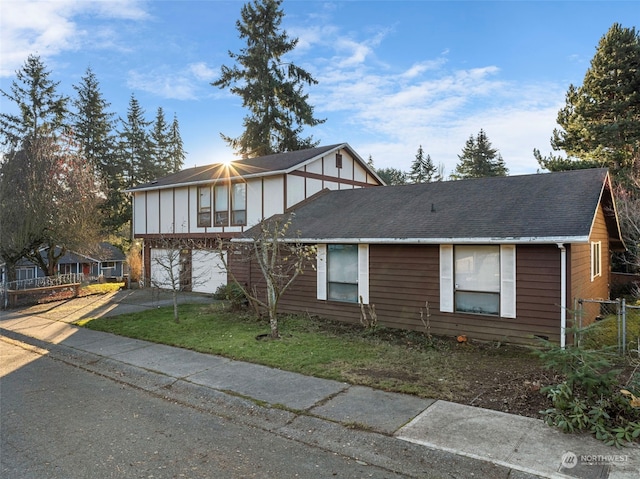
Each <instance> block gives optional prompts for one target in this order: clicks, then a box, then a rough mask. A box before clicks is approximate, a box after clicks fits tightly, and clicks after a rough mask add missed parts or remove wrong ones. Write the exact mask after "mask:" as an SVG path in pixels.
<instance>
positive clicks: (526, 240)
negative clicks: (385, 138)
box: [231, 236, 589, 247]
mask: <svg viewBox="0 0 640 479" xmlns="http://www.w3.org/2000/svg"><path fill="white" fill-rule="evenodd" d="M253 240H254V238H251V237H241V238H233V239H232V240H231V241H234V242H238V243H252V242H253ZM280 241H282V242H283V243H322V244H425V245H441V244H558V245H561V244H564V243H584V244H588V243H589V237H588V236H549V237H544V236H541V237H535V236H534V237H517V238H516V237H506V238H285V239H282V240H280ZM559 247H560V246H559Z"/></svg>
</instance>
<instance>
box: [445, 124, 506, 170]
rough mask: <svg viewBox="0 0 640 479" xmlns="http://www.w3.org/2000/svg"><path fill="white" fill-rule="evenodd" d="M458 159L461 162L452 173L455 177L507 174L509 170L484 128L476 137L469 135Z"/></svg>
mask: <svg viewBox="0 0 640 479" xmlns="http://www.w3.org/2000/svg"><path fill="white" fill-rule="evenodd" d="M458 159H459V160H460V162H459V163H458V165H457V166H456V169H455V171H454V173H453V174H452V175H451V177H452V178H453V179H464V178H483V177H487V176H507V174H508V172H509V170H508V169H507V168H506V166H505V163H504V160H503V159H502V156H501V155H500V154H499V153H498V150H497V149H495V148H493V147H492V146H491V142H490V141H489V138H488V137H487V134H486V133H485V132H484V130H480V132H479V133H478V136H477V137H476V138H474V137H473V135H471V136H470V137H469V139H468V140H467V142H466V144H465V146H464V148H463V149H462V155H458Z"/></svg>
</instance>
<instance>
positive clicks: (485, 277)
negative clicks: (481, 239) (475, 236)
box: [440, 245, 516, 318]
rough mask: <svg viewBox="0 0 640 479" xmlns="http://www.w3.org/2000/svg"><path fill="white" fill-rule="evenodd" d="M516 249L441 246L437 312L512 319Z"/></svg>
mask: <svg viewBox="0 0 640 479" xmlns="http://www.w3.org/2000/svg"><path fill="white" fill-rule="evenodd" d="M515 252H516V248H515V245H456V246H453V245H441V246H440V311H442V312H451V313H452V312H459V313H471V314H485V315H493V316H502V317H505V318H515V314H516V294H515V292H516V290H515V284H516V263H515V260H516V256H515Z"/></svg>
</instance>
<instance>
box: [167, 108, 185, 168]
mask: <svg viewBox="0 0 640 479" xmlns="http://www.w3.org/2000/svg"><path fill="white" fill-rule="evenodd" d="M169 159H170V162H171V164H170V168H169V170H168V171H167V173H175V172H177V171H180V170H181V169H182V167H183V166H184V160H185V159H186V153H185V151H184V145H183V143H182V137H181V136H180V126H179V125H178V117H177V116H176V115H175V114H174V115H173V122H171V129H170V131H169Z"/></svg>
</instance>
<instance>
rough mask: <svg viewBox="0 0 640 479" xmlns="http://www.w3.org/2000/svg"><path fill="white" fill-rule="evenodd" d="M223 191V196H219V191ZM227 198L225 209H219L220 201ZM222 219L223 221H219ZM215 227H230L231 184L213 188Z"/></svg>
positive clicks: (221, 184) (218, 185) (222, 184)
mask: <svg viewBox="0 0 640 479" xmlns="http://www.w3.org/2000/svg"><path fill="white" fill-rule="evenodd" d="M219 189H221V190H223V193H222V194H221V195H222V196H220V197H219V196H218V194H217V191H218V190H219ZM219 198H220V199H221V198H225V203H226V204H225V205H224V207H222V208H220V209H219V207H218V199H219ZM218 218H220V219H221V220H218ZM213 226H222V227H224V226H229V184H228V183H220V184H217V185H215V186H214V187H213Z"/></svg>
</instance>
